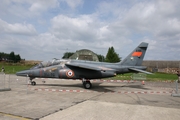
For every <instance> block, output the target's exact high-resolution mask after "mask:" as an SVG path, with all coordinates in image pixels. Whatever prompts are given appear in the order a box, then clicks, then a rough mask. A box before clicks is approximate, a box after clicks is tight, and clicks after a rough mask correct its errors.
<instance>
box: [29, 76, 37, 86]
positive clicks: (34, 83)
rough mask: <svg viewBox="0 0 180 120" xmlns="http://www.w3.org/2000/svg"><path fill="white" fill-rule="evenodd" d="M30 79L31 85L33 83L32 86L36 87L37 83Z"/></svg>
mask: <svg viewBox="0 0 180 120" xmlns="http://www.w3.org/2000/svg"><path fill="white" fill-rule="evenodd" d="M29 79H30V83H31V85H32V86H35V85H36V82H35V81H32V80H33V78H29Z"/></svg>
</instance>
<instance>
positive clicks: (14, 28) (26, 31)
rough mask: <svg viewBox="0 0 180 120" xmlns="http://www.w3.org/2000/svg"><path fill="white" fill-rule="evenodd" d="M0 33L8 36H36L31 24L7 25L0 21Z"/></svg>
mask: <svg viewBox="0 0 180 120" xmlns="http://www.w3.org/2000/svg"><path fill="white" fill-rule="evenodd" d="M0 32H1V33H5V34H6V33H9V34H18V35H36V34H37V32H36V29H35V28H34V26H33V25H32V24H26V23H23V24H21V23H15V24H9V23H7V22H5V21H3V20H1V19H0Z"/></svg>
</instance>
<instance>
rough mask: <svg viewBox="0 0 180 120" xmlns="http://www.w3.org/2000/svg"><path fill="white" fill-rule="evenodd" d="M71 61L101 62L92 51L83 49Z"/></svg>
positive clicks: (71, 57)
mask: <svg viewBox="0 0 180 120" xmlns="http://www.w3.org/2000/svg"><path fill="white" fill-rule="evenodd" d="M69 59H77V60H89V61H97V62H98V61H99V59H98V56H97V55H96V54H95V53H94V52H93V51H91V50H88V49H81V50H78V51H76V52H75V53H74V54H73V55H72V56H70V57H69Z"/></svg>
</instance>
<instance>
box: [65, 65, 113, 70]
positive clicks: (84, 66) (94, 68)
mask: <svg viewBox="0 0 180 120" xmlns="http://www.w3.org/2000/svg"><path fill="white" fill-rule="evenodd" d="M65 65H66V66H69V67H76V68H82V69H88V70H94V71H105V70H113V69H110V68H106V67H102V66H94V65H89V64H80V63H73V64H72V63H66V64H65Z"/></svg>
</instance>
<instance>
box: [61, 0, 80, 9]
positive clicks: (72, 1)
mask: <svg viewBox="0 0 180 120" xmlns="http://www.w3.org/2000/svg"><path fill="white" fill-rule="evenodd" d="M64 1H65V2H66V3H67V4H68V6H70V7H71V8H72V9H74V8H76V7H77V6H81V5H82V4H83V0H64Z"/></svg>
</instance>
